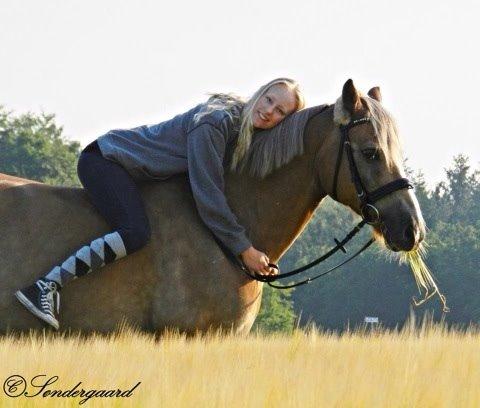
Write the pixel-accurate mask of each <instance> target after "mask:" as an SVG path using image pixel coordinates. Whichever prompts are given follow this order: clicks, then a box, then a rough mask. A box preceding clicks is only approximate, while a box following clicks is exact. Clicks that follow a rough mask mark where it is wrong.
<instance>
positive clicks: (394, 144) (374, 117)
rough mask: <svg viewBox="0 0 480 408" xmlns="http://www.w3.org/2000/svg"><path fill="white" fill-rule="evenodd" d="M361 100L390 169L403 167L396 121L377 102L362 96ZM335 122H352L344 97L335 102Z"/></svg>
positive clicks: (344, 123) (338, 123) (339, 123)
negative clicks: (344, 103)
mask: <svg viewBox="0 0 480 408" xmlns="http://www.w3.org/2000/svg"><path fill="white" fill-rule="evenodd" d="M360 99H361V101H362V102H363V104H364V106H366V108H367V110H368V112H369V113H370V118H371V122H372V125H373V128H374V130H375V136H376V137H377V141H378V144H379V146H380V148H381V149H382V150H383V152H384V153H385V157H386V160H387V166H388V168H389V169H392V168H393V167H394V166H401V165H402V161H403V159H402V149H401V145H400V139H399V137H398V130H397V124H396V122H395V119H394V118H393V117H392V115H391V114H390V113H389V112H388V111H387V110H386V109H385V108H384V107H383V105H382V104H381V103H380V102H378V101H377V100H375V99H373V98H370V97H368V96H363V95H361V96H360ZM333 120H334V122H335V123H336V124H337V125H346V124H348V123H349V122H350V120H351V116H350V114H349V112H347V110H346V109H345V107H344V105H343V100H342V97H340V98H338V99H337V101H336V102H335V107H334V110H333Z"/></svg>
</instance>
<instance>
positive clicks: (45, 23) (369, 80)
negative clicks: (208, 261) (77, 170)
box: [0, 0, 480, 186]
mask: <svg viewBox="0 0 480 408" xmlns="http://www.w3.org/2000/svg"><path fill="white" fill-rule="evenodd" d="M479 12H480V5H479V3H478V2H474V1H473V0H472V1H467V0H460V1H457V2H451V1H443V0H437V1H418V0H416V1H411V0H405V1H402V2H389V1H385V0H383V1H379V0H369V1H363V0H359V1H353V0H350V1H346V0H340V1H324V0H313V1H310V0H307V1H298V2H293V1H282V0H275V1H273V0H266V1H260V0H256V1H236V2H229V1H224V0H223V1H212V0H203V1H201V2H187V1H184V0H178V1H175V2H168V1H157V0H156V1H144V0H135V1H133V0H132V1H130V0H101V1H100V0H94V1H92V0H81V1H78V0H43V1H41V2H40V1H38V0H1V2H0V44H1V46H0V105H3V106H4V107H5V108H6V109H7V110H9V111H13V113H14V114H21V113H25V112H27V111H30V112H34V113H40V112H45V113H54V114H55V115H56V119H57V123H58V124H59V125H61V126H63V129H64V135H65V136H66V137H67V138H68V139H71V140H77V141H80V142H81V144H82V145H83V146H84V145H86V144H87V143H88V142H90V141H92V140H94V139H96V138H97V137H99V136H101V135H102V134H103V133H105V132H107V131H108V130H110V129H114V128H129V127H134V126H139V125H143V124H153V123H158V122H161V121H163V120H166V119H169V118H170V117H172V116H173V115H175V114H178V113H182V112H184V111H186V110H188V109H190V108H191V107H192V106H194V105H196V104H197V103H200V102H202V101H204V100H205V99H206V96H207V93H209V92H235V93H237V94H239V95H244V96H249V95H251V94H252V93H253V92H254V91H255V90H256V89H257V88H258V87H259V86H261V85H262V84H264V83H266V82H268V81H269V80H271V79H273V78H276V77H279V76H288V77H292V78H294V79H296V80H298V81H299V82H300V84H301V86H302V89H303V91H304V93H305V95H306V99H307V106H313V105H319V104H323V103H333V102H334V101H335V100H336V99H337V98H338V97H339V96H340V94H341V90H342V86H343V84H344V83H345V81H346V80H347V79H348V78H352V79H353V81H354V83H355V85H356V86H357V88H358V89H359V90H360V91H362V92H363V93H367V91H368V90H369V89H370V88H371V87H373V86H380V88H381V90H382V95H383V103H384V106H385V107H386V108H387V109H388V110H389V111H390V112H391V113H392V114H393V116H394V117H395V118H396V120H397V122H398V126H399V129H400V135H401V138H402V141H403V147H404V154H405V156H406V157H407V158H408V161H407V163H408V165H409V166H410V167H411V168H413V169H414V170H422V171H423V173H424V174H425V178H426V180H427V182H428V184H429V185H430V186H433V185H434V183H437V182H438V181H440V180H444V179H445V168H447V167H450V166H451V164H452V159H453V156H455V155H457V154H460V153H464V154H467V155H468V156H469V157H470V162H471V164H472V166H473V167H475V168H480V143H479V136H480V121H479V120H478V117H479V113H478V107H477V106H476V105H475V104H476V102H477V98H476V97H477V96H479V95H480V86H479V81H478V77H479V73H480V61H479V53H478V44H477V42H478V38H480V28H479V23H478V21H477V20H478V18H479V16H480V13H479ZM475 38H477V40H475Z"/></svg>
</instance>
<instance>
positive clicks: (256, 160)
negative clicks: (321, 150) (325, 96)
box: [240, 105, 328, 178]
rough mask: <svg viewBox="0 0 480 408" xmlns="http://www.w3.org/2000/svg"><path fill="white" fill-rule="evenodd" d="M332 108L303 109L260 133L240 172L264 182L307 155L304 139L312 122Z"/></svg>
mask: <svg viewBox="0 0 480 408" xmlns="http://www.w3.org/2000/svg"><path fill="white" fill-rule="evenodd" d="M327 107H328V105H320V106H314V107H311V108H307V109H302V110H300V111H297V112H295V113H292V114H291V115H290V116H288V117H287V118H285V119H284V120H283V121H282V122H280V123H279V124H278V125H277V126H275V127H274V128H272V129H269V130H262V131H257V132H255V133H254V135H253V139H252V142H251V144H250V147H249V149H248V151H247V153H246V154H245V156H244V158H243V160H242V161H241V163H240V172H243V171H247V172H248V173H249V174H250V175H251V176H252V177H260V178H264V177H266V176H267V175H269V174H270V173H272V172H273V171H274V170H276V169H278V168H279V167H281V166H283V165H285V164H287V163H289V162H290V161H291V160H292V159H293V158H294V157H296V156H299V155H301V154H303V146H304V143H303V136H304V130H305V126H306V124H307V122H308V120H309V119H310V118H311V117H312V116H314V115H315V114H317V113H320V112H322V111H323V110H324V109H326V108H327Z"/></svg>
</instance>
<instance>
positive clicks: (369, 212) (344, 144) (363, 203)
mask: <svg viewBox="0 0 480 408" xmlns="http://www.w3.org/2000/svg"><path fill="white" fill-rule="evenodd" d="M319 113H321V112H319ZM369 122H370V117H363V118H361V119H356V120H352V121H350V122H349V123H348V124H346V125H340V132H341V137H340V143H339V149H338V154H337V161H336V165H335V174H334V177H333V188H332V198H333V199H335V200H336V199H337V186H338V175H339V172H340V166H341V163H342V159H343V152H344V151H345V154H346V156H347V160H348V165H349V169H350V176H351V179H352V182H353V184H354V186H355V190H356V192H357V197H358V199H359V200H360V214H361V216H362V220H361V221H360V222H359V223H358V224H357V225H356V226H355V227H354V228H353V229H352V230H351V231H350V232H349V233H348V234H347V235H346V236H345V238H344V239H343V240H341V241H339V240H337V239H336V238H334V240H335V243H336V246H335V247H333V248H332V249H330V251H328V252H327V253H325V254H324V255H322V256H321V257H320V258H318V259H316V260H314V261H312V262H310V263H309V264H307V265H305V266H302V267H300V268H297V269H295V270H293V271H290V272H285V273H281V274H277V275H258V274H252V273H251V272H250V271H249V270H248V268H247V267H246V266H245V265H244V264H243V262H242V261H241V260H240V259H239V258H235V259H236V260H237V261H238V262H239V264H240V266H241V268H242V270H243V271H244V272H245V273H246V274H247V275H248V276H249V277H250V278H252V279H255V280H257V281H260V282H266V283H268V284H269V285H270V286H271V287H273V288H276V289H289V288H293V287H296V286H300V285H304V284H307V283H310V282H312V281H314V280H315V279H318V278H320V277H322V276H324V275H326V274H328V273H330V272H332V271H334V270H335V269H337V268H339V267H340V266H343V265H345V264H346V263H347V262H349V261H351V260H352V259H353V258H355V257H356V256H357V255H359V254H360V253H362V252H363V251H364V250H366V249H367V248H368V247H369V246H370V245H371V244H373V242H374V241H375V239H374V238H372V239H370V240H369V241H368V242H366V243H365V244H364V245H363V246H362V247H361V248H360V250H358V251H357V252H355V253H354V254H353V255H352V256H351V257H350V258H348V259H347V260H345V261H344V262H342V263H340V264H338V265H336V266H335V267H333V268H330V269H329V270H327V271H325V272H322V273H320V274H318V275H316V276H314V277H310V278H308V279H305V280H303V281H300V282H296V283H293V284H289V285H284V286H280V285H275V284H273V283H272V282H274V281H277V280H280V279H285V278H288V277H290V276H293V275H297V274H299V273H301V272H304V271H306V270H307V269H310V268H312V267H313V266H315V265H317V264H319V263H320V262H323V261H324V260H326V259H327V258H329V257H330V256H332V255H333V254H334V253H336V252H337V251H338V250H341V251H342V252H344V253H346V249H345V247H344V246H345V244H346V243H347V242H348V241H350V240H351V239H352V238H353V237H354V236H355V235H356V234H357V233H358V232H359V231H360V229H361V228H362V227H363V226H364V225H365V224H370V225H374V224H377V223H380V222H381V216H380V212H379V211H378V209H377V207H375V203H376V202H377V201H378V200H380V199H382V198H383V197H385V196H387V195H389V194H391V193H393V192H395V191H398V190H402V189H404V188H408V189H411V188H413V185H412V184H411V183H410V181H409V180H408V179H406V178H398V179H396V180H394V181H392V182H390V183H387V184H385V185H383V186H381V187H379V188H377V189H376V190H374V191H372V192H369V191H368V190H367V189H366V188H365V185H364V183H363V182H362V178H361V176H360V173H359V171H358V168H357V165H356V163H355V159H354V156H353V150H352V145H351V143H350V137H349V132H350V129H352V128H353V127H355V126H359V125H362V124H365V123H369ZM269 266H270V267H272V268H275V269H277V270H278V266H277V265H275V264H273V263H270V264H269Z"/></svg>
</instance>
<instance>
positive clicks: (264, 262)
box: [240, 246, 278, 275]
mask: <svg viewBox="0 0 480 408" xmlns="http://www.w3.org/2000/svg"><path fill="white" fill-rule="evenodd" d="M240 256H241V258H242V261H243V263H244V264H245V265H246V266H247V268H248V269H249V270H251V271H253V272H255V273H257V274H259V275H276V274H277V273H278V271H277V270H276V269H275V268H270V267H269V266H268V263H269V262H270V260H269V259H268V256H267V255H266V254H264V253H263V252H261V251H258V250H257V249H255V248H254V247H253V246H251V247H250V248H248V249H246V250H245V251H243V252H242V253H241V254H240Z"/></svg>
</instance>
